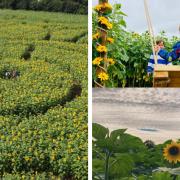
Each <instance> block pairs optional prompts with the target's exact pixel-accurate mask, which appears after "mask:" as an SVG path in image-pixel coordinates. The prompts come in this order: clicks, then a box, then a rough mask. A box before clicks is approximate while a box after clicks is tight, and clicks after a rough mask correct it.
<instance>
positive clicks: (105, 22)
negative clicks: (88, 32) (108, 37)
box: [98, 16, 113, 29]
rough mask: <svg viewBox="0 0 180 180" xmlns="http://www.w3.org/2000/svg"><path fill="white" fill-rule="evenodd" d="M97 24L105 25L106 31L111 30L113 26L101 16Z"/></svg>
mask: <svg viewBox="0 0 180 180" xmlns="http://www.w3.org/2000/svg"><path fill="white" fill-rule="evenodd" d="M98 22H99V23H100V24H101V25H105V26H106V28H107V29H112V27H113V25H112V24H111V23H110V22H109V20H108V19H107V18H106V17H103V16H101V17H99V18H98Z"/></svg>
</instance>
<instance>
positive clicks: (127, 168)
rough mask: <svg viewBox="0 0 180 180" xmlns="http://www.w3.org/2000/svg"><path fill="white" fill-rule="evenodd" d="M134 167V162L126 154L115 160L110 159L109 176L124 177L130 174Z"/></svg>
mask: <svg viewBox="0 0 180 180" xmlns="http://www.w3.org/2000/svg"><path fill="white" fill-rule="evenodd" d="M133 167H134V162H133V159H132V158H131V156H129V155H128V154H120V155H119V156H117V157H115V158H111V166H110V176H111V178H112V179H113V178H114V177H126V176H129V174H131V171H132V169H133Z"/></svg>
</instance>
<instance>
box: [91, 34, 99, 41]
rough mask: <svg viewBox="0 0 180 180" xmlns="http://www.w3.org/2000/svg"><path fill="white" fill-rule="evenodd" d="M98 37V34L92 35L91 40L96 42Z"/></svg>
mask: <svg viewBox="0 0 180 180" xmlns="http://www.w3.org/2000/svg"><path fill="white" fill-rule="evenodd" d="M99 37H100V35H99V33H96V34H93V36H92V38H93V40H97V39H98V38H99Z"/></svg>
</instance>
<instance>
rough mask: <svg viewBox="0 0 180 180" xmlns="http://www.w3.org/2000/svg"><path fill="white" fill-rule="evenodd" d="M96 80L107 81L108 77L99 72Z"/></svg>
mask: <svg viewBox="0 0 180 180" xmlns="http://www.w3.org/2000/svg"><path fill="white" fill-rule="evenodd" d="M98 78H99V79H100V80H101V81H107V80H108V79H109V76H108V74H107V73H105V72H101V73H99V74H98Z"/></svg>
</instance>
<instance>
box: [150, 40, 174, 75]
mask: <svg viewBox="0 0 180 180" xmlns="http://www.w3.org/2000/svg"><path fill="white" fill-rule="evenodd" d="M156 45H157V46H158V47H159V49H162V50H163V49H164V42H163V40H157V41H156ZM154 64H155V60H154V55H153V54H151V56H150V59H149V61H148V65H147V73H148V75H150V74H153V72H154ZM157 64H162V65H172V63H171V62H169V61H167V60H166V59H164V58H162V57H161V56H159V55H157Z"/></svg>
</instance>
